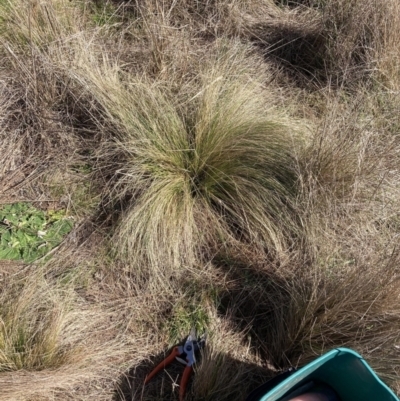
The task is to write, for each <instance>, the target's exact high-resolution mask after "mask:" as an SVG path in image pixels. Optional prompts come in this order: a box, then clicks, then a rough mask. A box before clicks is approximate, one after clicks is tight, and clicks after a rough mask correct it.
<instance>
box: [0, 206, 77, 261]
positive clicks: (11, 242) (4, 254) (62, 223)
mask: <svg viewBox="0 0 400 401" xmlns="http://www.w3.org/2000/svg"><path fill="white" fill-rule="evenodd" d="M72 226H73V222H72V220H71V218H69V217H66V215H65V212H64V211H50V212H44V211H43V210H40V209H37V208H35V207H34V206H32V205H31V204H29V203H24V202H19V203H13V204H8V205H3V206H2V207H0V259H8V260H23V261H24V262H27V263H30V262H33V261H35V260H37V259H38V258H40V257H43V256H45V255H46V254H47V253H48V252H49V251H51V250H52V249H53V248H54V247H56V246H57V245H59V244H60V243H61V241H62V240H63V238H64V237H65V235H67V234H68V233H69V232H70V231H71V229H72Z"/></svg>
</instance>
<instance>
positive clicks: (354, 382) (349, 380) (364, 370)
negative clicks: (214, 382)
mask: <svg viewBox="0 0 400 401" xmlns="http://www.w3.org/2000/svg"><path fill="white" fill-rule="evenodd" d="M309 381H316V382H323V383H325V384H328V385H329V386H331V387H332V388H333V389H334V390H335V391H336V393H337V394H338V395H339V397H340V399H341V401H400V400H399V399H398V397H397V396H396V395H395V394H394V392H393V391H392V390H391V389H390V388H389V387H388V386H387V385H386V384H385V383H383V382H382V380H380V379H379V377H378V376H377V375H376V373H375V372H374V371H373V370H372V368H371V367H370V366H369V365H368V364H367V362H366V361H365V360H364V359H363V358H362V357H361V355H359V354H357V352H354V351H353V350H351V349H348V348H337V349H334V350H332V351H330V352H328V353H327V354H325V355H322V356H321V357H319V358H318V359H316V360H315V361H313V362H311V363H309V364H308V365H306V366H304V367H303V368H301V369H299V370H297V371H296V372H294V373H293V374H291V375H290V376H289V377H287V378H286V379H284V380H283V381H282V382H280V383H279V384H277V385H276V386H275V387H274V388H272V389H270V390H269V391H268V392H267V393H265V394H264V395H262V396H261V398H260V399H259V401H279V400H280V399H281V398H282V397H284V396H285V395H287V394H288V393H289V392H291V391H293V390H294V389H295V388H296V387H299V386H301V385H302V384H305V383H306V382H309Z"/></svg>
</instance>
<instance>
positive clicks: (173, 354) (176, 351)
mask: <svg viewBox="0 0 400 401" xmlns="http://www.w3.org/2000/svg"><path fill="white" fill-rule="evenodd" d="M178 355H180V351H179V348H178V347H174V348H173V349H172V351H171V353H170V354H169V356H168V357H167V358H165V359H164V360H163V361H162V362H160V363H159V364H158V365H157V366H156V367H155V368H154V369H153V370H152V371H151V372H150V374H148V375H147V376H146V379H145V380H144V384H147V383H148V382H149V381H150V380H151V379H152V378H153V377H154V376H155V375H156V374H157V373H158V372H160V371H161V370H163V369H165V367H166V366H168V365H169V364H170V363H171V362H173V361H174V359H175V357H177V356H178Z"/></svg>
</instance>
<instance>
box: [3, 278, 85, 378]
mask: <svg viewBox="0 0 400 401" xmlns="http://www.w3.org/2000/svg"><path fill="white" fill-rule="evenodd" d="M0 313H1V323H2V324H1V331H0V349H1V353H0V355H1V357H0V371H1V372H7V371H16V370H21V369H24V370H34V371H39V370H43V369H48V368H57V367H60V366H62V365H64V364H68V363H73V362H74V361H77V360H79V359H80V358H81V357H82V355H81V352H82V351H83V346H82V345H83V344H81V345H79V341H78V343H76V342H75V344H74V341H71V340H72V339H73V338H74V337H75V334H73V333H74V332H75V329H76V326H75V324H76V323H78V322H79V319H77V318H78V316H75V314H74V312H72V304H71V302H70V300H68V298H67V299H65V297H63V294H62V293H61V292H58V291H52V289H51V288H49V287H48V286H47V285H46V283H45V282H43V281H42V282H40V281H39V282H37V283H35V282H34V281H28V282H27V283H24V284H23V285H22V286H21V285H19V284H18V283H13V284H12V285H11V286H10V287H8V288H3V289H2V291H1V311H0ZM78 324H79V323H78ZM81 340H82V339H81Z"/></svg>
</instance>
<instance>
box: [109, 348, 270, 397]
mask: <svg viewBox="0 0 400 401" xmlns="http://www.w3.org/2000/svg"><path fill="white" fill-rule="evenodd" d="M167 355H168V353H160V354H158V355H157V356H155V357H154V358H153V359H152V361H151V362H149V361H146V362H145V363H143V364H142V365H139V366H137V367H135V368H133V369H131V370H130V371H129V372H127V373H126V374H125V375H124V376H123V377H122V378H121V379H120V381H119V383H118V389H117V390H116V393H115V396H114V401H136V400H140V401H161V400H171V401H172V400H179V383H180V380H181V375H182V372H183V370H184V365H182V364H181V363H179V362H177V361H175V362H173V363H172V364H171V365H170V366H168V367H167V368H166V370H164V371H163V372H161V373H159V374H158V375H157V376H156V377H154V378H153V379H152V380H151V381H150V382H149V383H148V384H146V385H144V380H145V378H146V375H147V374H148V373H149V372H151V370H152V369H153V368H154V366H156V365H157V364H158V363H159V362H161V361H162V360H163V359H164V358H165V357H166V356H167ZM221 370H223V378H224V379H225V380H224V381H222V380H221V377H219V374H221ZM274 375H276V372H272V371H270V370H268V369H265V368H262V367H260V366H258V365H256V364H251V363H245V362H242V361H238V360H236V359H234V358H232V357H230V356H228V355H226V354H223V353H216V354H212V355H211V354H206V355H202V357H201V360H200V361H199V362H198V364H197V366H196V368H195V372H194V374H193V376H192V378H191V379H190V381H189V384H188V388H187V392H186V396H185V400H187V401H188V400H192V401H203V400H204V401H205V400H209V401H212V400H215V401H225V400H226V401H228V400H232V401H233V400H237V401H240V400H243V401H244V400H245V399H246V397H247V395H248V394H250V393H251V392H252V391H253V390H255V389H256V388H257V387H259V386H260V385H261V384H263V383H265V382H266V381H267V380H269V379H270V378H272V377H273V376H274Z"/></svg>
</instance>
